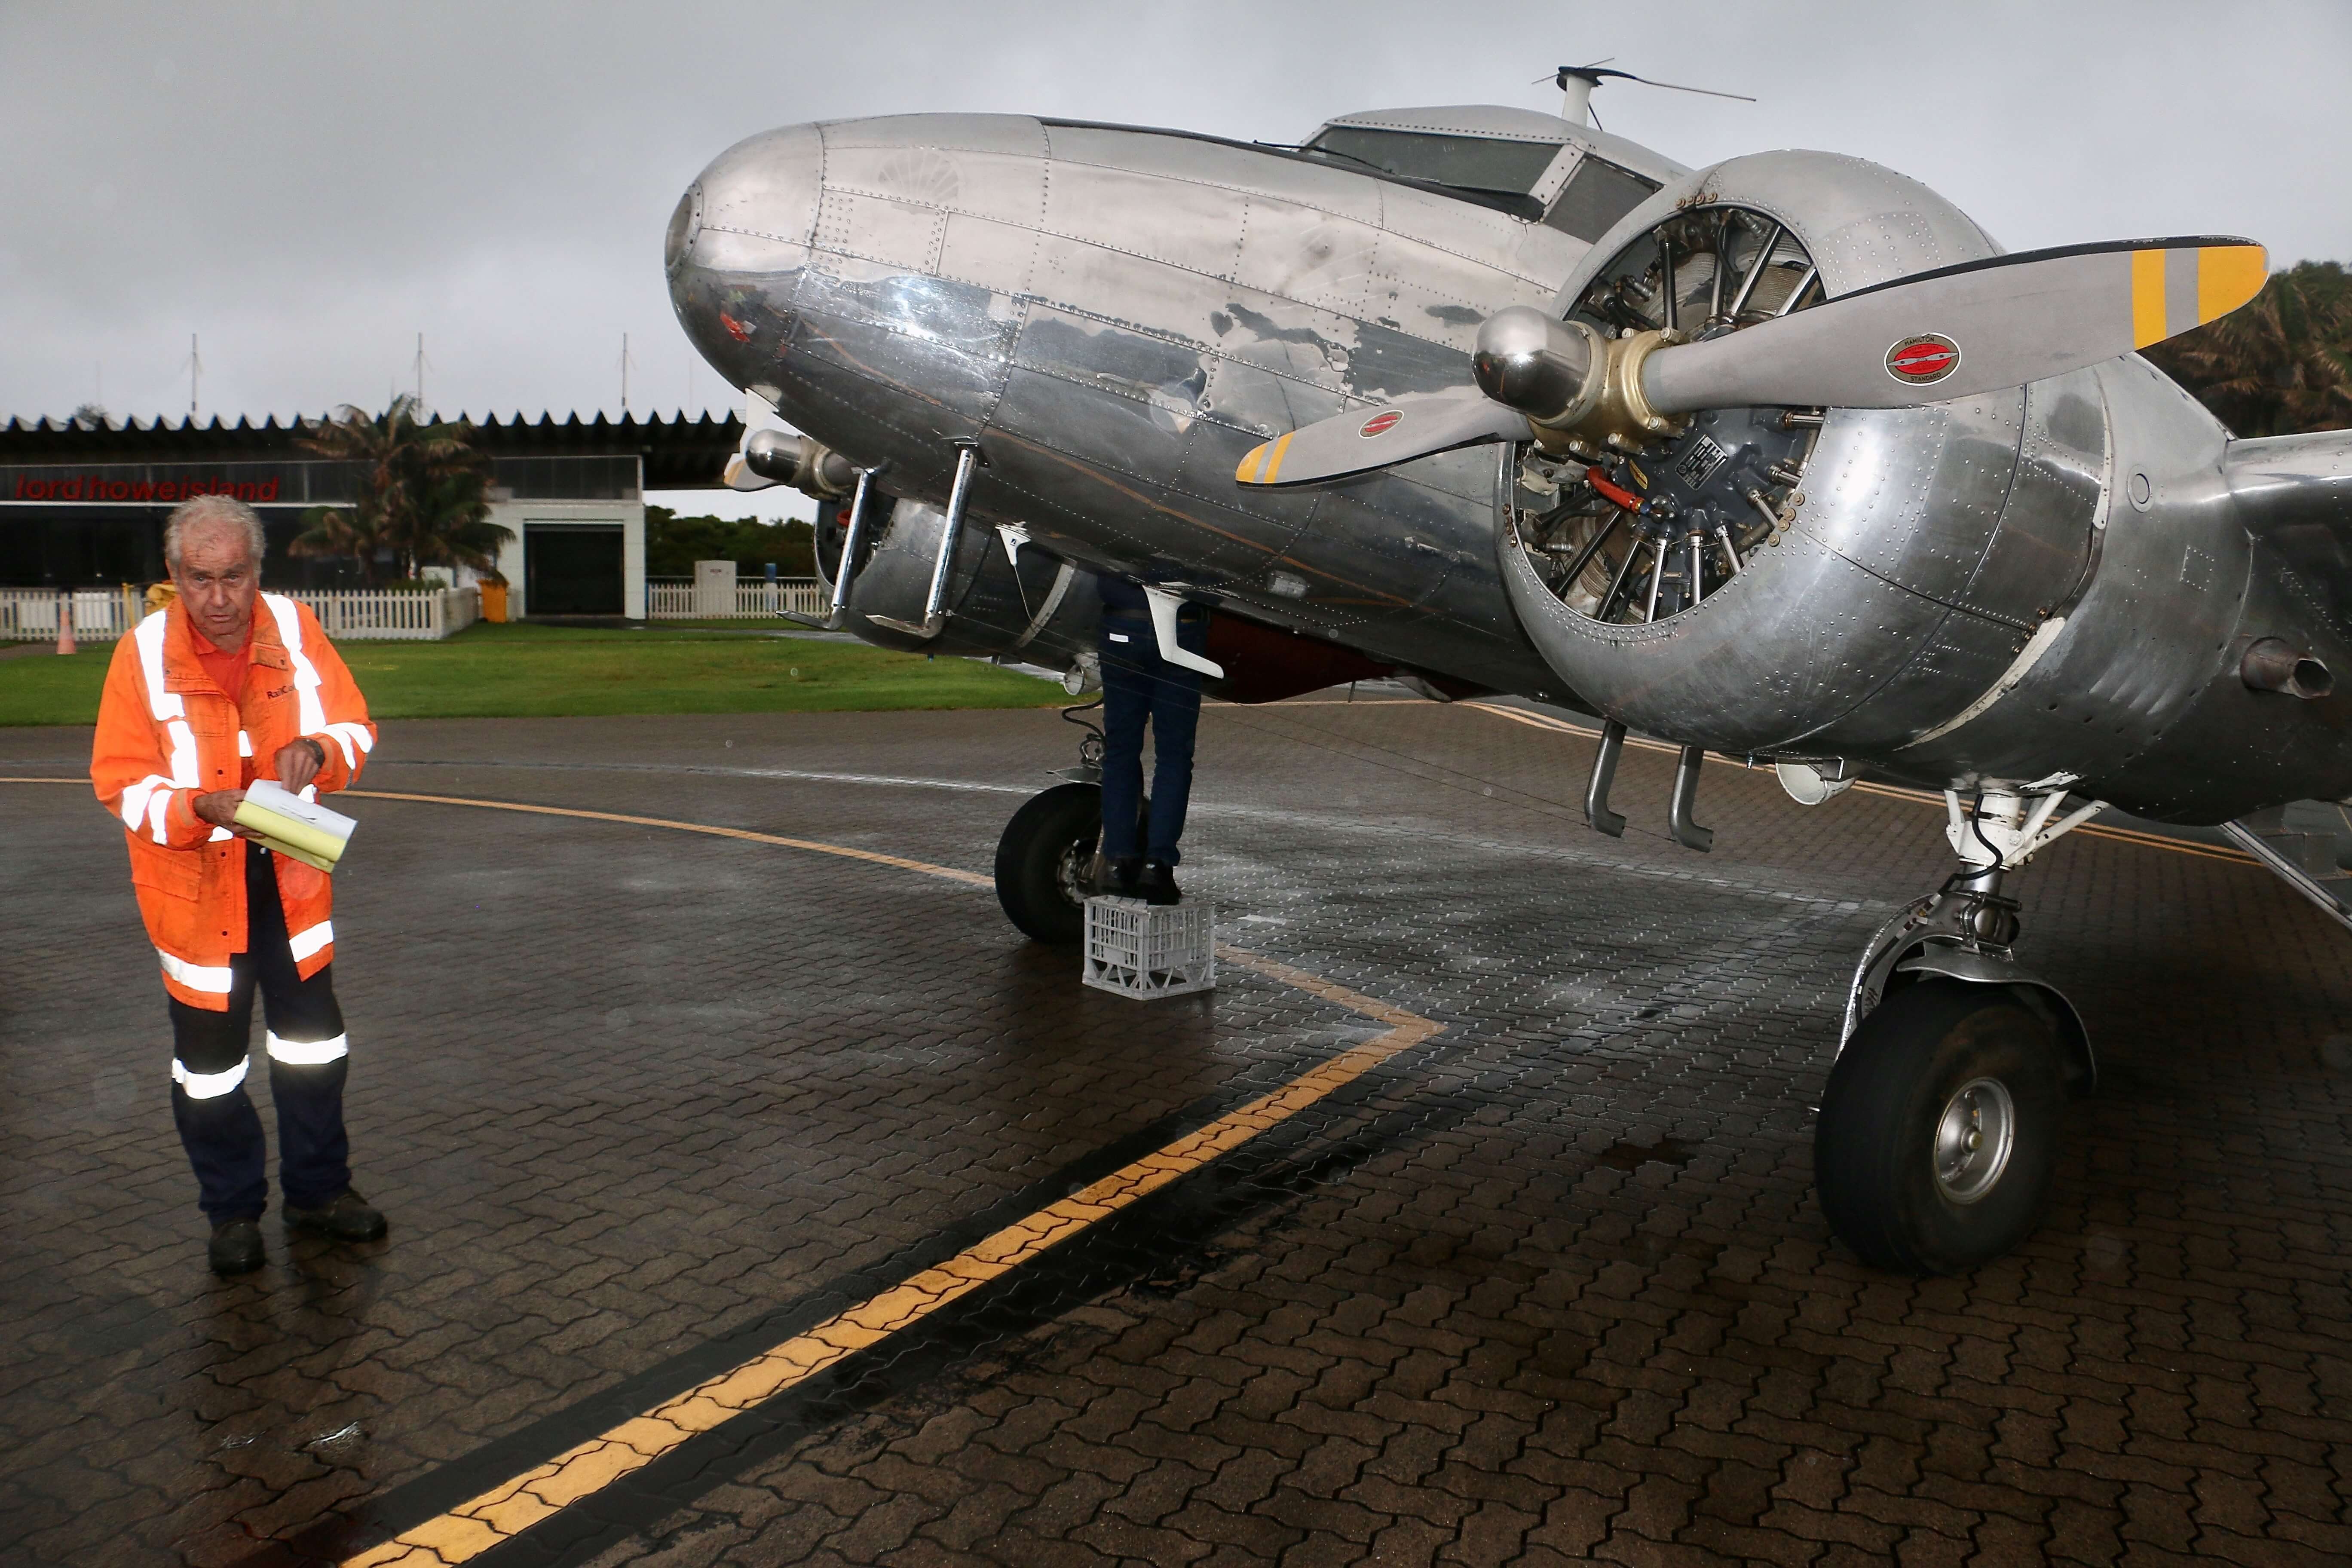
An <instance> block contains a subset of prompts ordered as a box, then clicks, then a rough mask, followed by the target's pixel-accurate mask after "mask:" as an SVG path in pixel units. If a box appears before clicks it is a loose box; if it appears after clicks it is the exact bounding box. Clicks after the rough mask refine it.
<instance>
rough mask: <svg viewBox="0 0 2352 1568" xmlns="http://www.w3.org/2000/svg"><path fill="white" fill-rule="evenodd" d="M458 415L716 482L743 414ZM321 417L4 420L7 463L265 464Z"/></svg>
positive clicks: (503, 451)
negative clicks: (229, 421) (282, 419)
mask: <svg viewBox="0 0 2352 1568" xmlns="http://www.w3.org/2000/svg"><path fill="white" fill-rule="evenodd" d="M450 417H453V418H454V419H457V420H462V421H464V422H465V423H467V424H468V425H470V426H473V444H474V446H475V447H477V448H478V449H479V450H480V451H481V452H483V453H484V454H485V455H487V456H488V457H492V458H561V457H641V458H644V459H645V465H646V480H645V482H646V489H716V488H718V487H719V473H720V470H721V469H723V468H725V467H726V463H727V458H728V455H729V454H730V453H731V452H733V451H734V450H735V448H736V447H737V446H738V445H739V444H740V442H741V440H742V438H743V422H742V420H741V418H740V417H739V416H734V415H729V416H724V417H721V418H713V417H712V416H709V415H708V414H704V415H700V416H696V417H694V418H688V417H687V416H685V415H684V414H677V415H671V416H667V417H664V416H659V415H656V416H652V417H650V418H639V417H638V416H635V415H627V416H623V417H622V418H619V419H613V418H609V417H607V416H605V415H604V414H602V413H599V414H598V415H597V416H595V417H594V418H593V419H583V418H581V417H580V416H579V415H577V414H573V415H572V416H569V417H567V418H563V419H558V418H556V416H554V415H552V414H541V416H539V417H538V418H537V419H531V418H530V417H528V416H525V415H524V414H522V413H521V412H520V410H518V411H517V412H516V413H515V414H513V415H512V416H509V417H506V418H500V417H499V416H498V415H496V414H490V415H486V416H483V417H481V418H475V417H473V416H470V415H466V414H459V415H456V416H450ZM325 422H326V421H325V420H324V419H323V418H317V419H314V418H310V417H308V416H300V417H297V418H294V419H291V420H289V421H288V422H287V423H285V424H283V425H281V424H279V423H278V418H277V416H275V415H271V416H268V418H266V419H264V420H263V421H262V422H261V423H260V424H258V425H257V424H255V423H253V421H252V420H250V419H248V418H243V417H240V418H239V419H238V420H237V422H236V424H234V425H229V424H225V423H224V422H223V421H222V419H221V417H220V416H218V415H215V416H213V417H211V418H210V419H208V420H204V421H202V422H199V421H197V420H195V419H192V418H183V419H180V420H177V421H174V420H171V419H165V418H158V419H155V420H152V421H151V422H149V423H147V424H144V425H142V424H141V423H140V422H139V421H138V420H136V419H130V420H123V421H120V422H118V421H114V420H109V421H107V423H106V424H105V425H104V426H90V425H87V424H83V423H80V422H78V421H76V420H72V419H50V418H41V419H17V418H11V419H10V420H9V421H8V422H7V423H6V424H5V425H0V463H58V462H73V463H154V462H173V461H180V462H184V461H187V460H189V459H191V458H195V459H201V460H205V461H210V462H222V463H230V462H267V461H268V460H270V459H272V458H312V457H315V456H316V454H314V453H310V452H306V451H304V450H303V449H302V448H301V447H299V445H297V443H298V442H299V440H300V439H301V438H302V437H304V436H305V435H307V434H308V433H309V432H310V430H312V429H314V428H316V427H317V426H320V425H321V424H324V423H325Z"/></svg>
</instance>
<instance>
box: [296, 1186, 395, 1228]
mask: <svg viewBox="0 0 2352 1568" xmlns="http://www.w3.org/2000/svg"><path fill="white" fill-rule="evenodd" d="M286 1228H287V1229H289V1230H307V1231H311V1232H314V1233H315V1234H317V1235H320V1236H326V1237H333V1238H334V1239H335V1240H337V1241H375V1240H377V1239H379V1238H381V1237H383V1233H384V1231H385V1230H386V1229H387V1228H388V1227H387V1226H385V1224H384V1222H383V1212H382V1211H381V1210H378V1209H375V1208H373V1207H371V1206H369V1204H368V1201H367V1200H366V1199H365V1198H363V1197H362V1196H360V1190H359V1189H358V1188H357V1187H345V1188H344V1189H343V1190H342V1191H341V1192H340V1193H338V1194H335V1196H334V1197H333V1198H332V1199H331V1200H330V1201H329V1202H327V1203H325V1204H322V1205H320V1206H319V1207H317V1208H314V1209H301V1208H296V1207H295V1206H294V1205H292V1204H288V1205H286Z"/></svg>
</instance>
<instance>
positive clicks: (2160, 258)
mask: <svg viewBox="0 0 2352 1568" xmlns="http://www.w3.org/2000/svg"><path fill="white" fill-rule="evenodd" d="M2164 258H2165V253H2164V252H2163V251H2161V250H2135V251H2133V252H2132V253H2131V295H2132V347H2134V348H2138V349H2144V348H2146V347H2147V345H2148V344H2150V343H2160V342H2163V341H2164V340H2165V339H2166V338H2168V337H2170V336H2171V335H2172V334H2171V333H2170V332H2169V331H2167V330H2166V329H2165V324H2164Z"/></svg>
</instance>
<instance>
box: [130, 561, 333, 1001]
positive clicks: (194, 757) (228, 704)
mask: <svg viewBox="0 0 2352 1568" xmlns="http://www.w3.org/2000/svg"><path fill="white" fill-rule="evenodd" d="M250 636H251V639H252V662H251V665H250V666H249V671H248V674H247V678H246V682H245V689H244V691H242V692H240V693H229V692H224V691H223V690H221V689H220V688H219V687H217V686H215V685H214V684H213V680H212V678H211V677H210V676H208V675H206V674H205V668H204V666H203V665H201V664H199V663H198V662H197V660H196V649H195V643H194V640H193V639H194V633H193V632H192V630H191V628H190V627H189V626H188V612H187V607H186V606H185V605H180V604H176V603H175V604H173V605H172V606H171V607H170V608H168V609H163V610H158V611H156V612H155V613H154V614H153V615H152V616H148V617H147V618H146V619H145V620H142V621H141V622H140V623H139V626H138V628H137V629H136V630H135V631H133V632H132V633H131V635H130V636H129V637H124V638H123V639H122V640H121V641H120V642H118V643H116V644H115V645H114V663H113V665H112V666H111V667H110V668H109V669H108V670H107V672H106V695H105V697H104V698H103V699H102V700H100V704H99V710H98V735H97V738H96V740H95V741H94V742H92V743H91V746H90V756H89V780H90V784H92V785H93V786H94V787H95V788H96V789H97V791H98V798H99V803H100V805H104V806H105V807H106V809H107V810H108V811H109V812H110V813H112V814H113V815H114V816H117V817H119V818H121V822H122V825H123V837H124V838H125V839H126V840H127V841H128V842H129V844H130V846H131V885H132V887H133V888H135V889H137V891H138V894H139V913H140V914H141V916H142V917H143V918H144V919H145V921H146V922H147V934H148V936H149V937H150V938H151V939H152V941H153V942H154V943H155V952H156V955H157V956H158V957H159V958H160V959H161V960H162V961H163V988H164V989H165V990H166V991H169V992H170V993H171V994H173V996H175V997H177V998H178V999H179V1000H181V1001H183V1002H185V1003H187V1004H188V1005H190V1006H192V1007H207V1008H210V1009H212V1010H213V1011H215V1012H224V1011H226V1009H227V1007H228V983H229V972H228V960H229V955H230V954H231V953H235V952H244V951H246V925H245V921H246V910H245V857H246V854H247V845H246V841H245V840H244V839H242V838H240V837H237V836H236V834H233V833H231V832H230V831H229V830H228V829H226V827H215V826H213V825H212V824H211V823H208V822H206V821H205V820H204V819H203V818H202V817H199V816H197V815H196V812H195V799H196V796H198V795H206V794H210V793H211V792H212V791H214V790H222V789H243V788H244V787H245V786H246V785H247V784H251V783H252V782H253V781H254V780H255V779H257V778H269V777H271V776H272V774H271V773H270V771H269V770H270V768H271V760H272V759H273V758H275V757H276V756H277V754H278V748H280V747H281V746H284V745H285V744H286V743H287V742H289V741H293V740H296V739H298V738H302V739H309V740H312V741H316V742H318V743H319V747H320V750H321V751H323V752H326V755H327V761H326V765H325V766H323V767H321V768H320V770H319V776H318V778H317V779H316V780H315V781H314V783H313V784H312V785H311V786H310V788H307V789H305V790H303V792H302V794H303V796H304V798H306V799H310V798H315V796H316V795H318V794H320V793H324V792H328V791H332V790H339V789H342V788H344V787H346V786H347V785H349V784H351V782H352V780H353V779H355V778H357V777H358V776H359V772H360V769H361V767H362V766H363V765H364V764H365V763H366V761H367V754H368V752H370V751H372V750H373V749H374V746H375V726H374V725H373V724H372V723H370V722H369V721H368V714H367V701H366V700H365V699H364V698H362V697H361V695H360V689H359V687H358V686H357V685H355V684H354V683H353V682H352V672H351V671H350V670H348V669H346V668H343V661H342V659H341V658H340V657H338V656H337V654H336V652H335V649H334V645H333V644H331V643H330V642H329V641H328V640H327V634H326V633H325V632H324V631H322V630H320V626H319V618H318V616H314V615H312V614H311V613H310V609H309V608H308V607H307V606H305V605H299V604H296V603H295V602H294V601H293V600H291V599H289V598H286V597H284V596H283V595H278V594H263V595H259V596H258V598H257V602H256V604H255V605H254V611H253V630H252V632H251V634H250ZM270 858H271V859H273V860H275V861H276V862H277V863H278V897H279V899H280V900H282V901H283V902H284V904H285V906H286V931H287V934H288V936H289V938H290V940H291V943H292V946H293V949H294V961H295V966H296V968H297V969H298V970H299V972H300V973H301V975H302V977H303V978H304V979H306V980H307V979H309V978H310V976H311V975H313V974H316V973H318V972H319V971H320V970H321V969H323V968H325V967H326V966H327V965H328V964H329V963H331V962H333V960H334V956H335V928H334V924H333V921H331V919H330V918H329V917H330V916H331V914H332V912H333V904H334V884H333V882H332V880H331V879H329V878H328V877H327V876H325V875H324V874H323V873H321V872H320V871H317V870H314V869H312V868H310V867H309V866H306V865H304V864H302V863H301V862H300V861H299V860H296V859H293V858H290V857H289V856H284V855H274V856H272V857H270Z"/></svg>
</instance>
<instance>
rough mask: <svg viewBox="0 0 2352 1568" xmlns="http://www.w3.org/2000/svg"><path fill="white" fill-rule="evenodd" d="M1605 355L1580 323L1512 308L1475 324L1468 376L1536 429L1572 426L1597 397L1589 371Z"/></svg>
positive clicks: (1597, 385)
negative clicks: (1475, 344) (1476, 330)
mask: <svg viewBox="0 0 2352 1568" xmlns="http://www.w3.org/2000/svg"><path fill="white" fill-rule="evenodd" d="M1608 353H1609V345H1608V342H1607V340H1605V339H1604V338H1602V337H1601V334H1600V333H1599V332H1598V331H1594V330H1593V329H1592V328H1591V327H1589V326H1586V325H1585V324H1584V323H1583V322H1581V321H1557V320H1555V319H1553V318H1552V317H1550V316H1548V315H1546V314H1544V313H1543V312H1542V311H1541V310H1536V309H1534V308H1533V307H1532V306H1528V305H1513V306H1511V307H1510V308H1509V309H1507V310H1497V311H1496V312H1495V313H1494V314H1493V315H1491V316H1489V317H1487V318H1486V321H1484V322H1483V323H1481V324H1480V326H1479V328H1478V347H1477V350H1476V352H1475V353H1473V354H1472V355H1471V359H1470V374H1472V375H1473V376H1474V377H1475V378H1476V380H1477V383H1478V390H1479V391H1481V392H1483V393H1485V394H1486V395H1487V396H1489V397H1491V398H1493V399H1494V400H1495V401H1496V402H1497V403H1499V404H1501V405H1503V406H1505V407H1506V408H1516V409H1517V410H1518V411H1519V412H1520V413H1522V414H1524V415H1526V416H1528V418H1529V419H1530V420H1533V421H1534V422H1535V423H1537V424H1538V425H1573V424H1575V423H1576V422H1577V420H1578V419H1580V418H1581V417H1582V416H1584V415H1585V414H1587V413H1589V412H1591V407H1592V405H1593V403H1594V402H1595V401H1596V400H1597V399H1598V398H1599V396H1600V395H1601V381H1602V378H1601V376H1599V375H1596V374H1594V370H1595V368H1596V367H1597V366H1599V365H1601V364H1602V363H1604V362H1605V361H1606V359H1607V358H1608Z"/></svg>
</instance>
